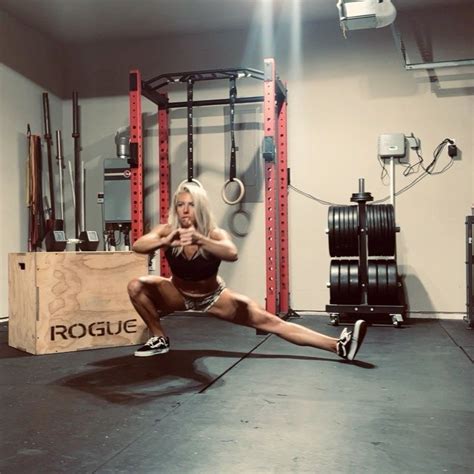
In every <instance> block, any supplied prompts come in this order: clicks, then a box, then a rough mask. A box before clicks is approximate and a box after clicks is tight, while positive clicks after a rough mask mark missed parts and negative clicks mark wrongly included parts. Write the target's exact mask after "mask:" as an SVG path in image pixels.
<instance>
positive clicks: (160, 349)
mask: <svg viewBox="0 0 474 474" xmlns="http://www.w3.org/2000/svg"><path fill="white" fill-rule="evenodd" d="M169 350H170V338H169V337H163V336H153V337H150V339H148V341H147V342H146V343H145V345H144V346H142V347H140V349H137V350H136V351H135V354H134V355H135V356H136V357H150V356H154V355H157V354H166V353H167V352H168V351H169Z"/></svg>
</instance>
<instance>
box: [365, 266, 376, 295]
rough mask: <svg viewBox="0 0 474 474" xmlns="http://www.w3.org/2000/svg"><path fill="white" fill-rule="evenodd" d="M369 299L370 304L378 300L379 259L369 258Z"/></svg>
mask: <svg viewBox="0 0 474 474" xmlns="http://www.w3.org/2000/svg"><path fill="white" fill-rule="evenodd" d="M367 280H368V282H367V283H368V285H367V300H368V303H369V304H375V303H376V301H377V261H376V260H369V261H368V265H367Z"/></svg>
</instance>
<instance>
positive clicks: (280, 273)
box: [130, 58, 291, 314]
mask: <svg viewBox="0 0 474 474" xmlns="http://www.w3.org/2000/svg"><path fill="white" fill-rule="evenodd" d="M231 77H252V78H254V79H259V80H262V81H263V89H264V95H263V96H257V97H244V98H237V99H235V103H236V104H239V103H257V102H263V115H264V124H263V130H264V141H263V153H262V154H263V158H264V160H265V164H264V175H265V250H266V251H265V256H266V309H267V310H268V311H269V312H271V313H275V314H279V313H280V314H281V313H286V314H289V311H291V310H290V293H289V287H290V284H289V250H288V245H289V238H288V184H289V183H288V167H287V160H288V153H287V91H286V86H285V85H283V83H282V82H281V81H280V79H279V78H278V77H277V75H276V68H275V60H274V59H272V58H268V59H265V61H264V72H261V71H257V70H254V69H218V70H206V71H191V72H189V71H188V72H183V73H172V74H161V75H159V76H156V77H154V78H152V79H150V80H147V81H142V79H141V75H140V72H139V71H138V70H133V71H131V72H130V131H131V133H130V164H131V168H132V180H131V186H132V189H131V191H132V193H131V200H132V202H131V206H132V233H131V238H132V243H133V242H134V241H135V240H136V239H137V238H139V237H140V236H141V235H142V234H143V232H144V228H143V222H144V220H143V155H142V153H143V152H142V150H143V148H142V140H143V135H142V119H141V96H142V95H144V96H145V97H147V98H148V99H149V100H151V101H152V102H154V103H155V104H156V105H157V106H158V129H159V138H158V140H159V143H158V149H159V170H160V171H159V173H160V176H159V209H160V223H165V222H167V219H168V210H169V206H170V188H169V186H170V169H169V110H170V109H172V108H178V107H186V106H187V105H188V104H187V102H174V103H172V102H169V100H168V96H167V94H164V93H161V92H159V89H160V88H161V87H164V86H167V85H169V84H172V83H176V82H181V83H183V82H184V83H186V82H187V81H189V80H190V78H192V79H193V80H194V81H205V80H216V79H229V78H231ZM226 104H229V99H214V100H201V101H195V100H193V103H192V105H193V107H197V106H206V105H226ZM160 261H161V263H160V271H161V274H162V275H163V276H169V274H170V270H169V267H168V264H167V263H166V260H165V259H164V258H161V259H160Z"/></svg>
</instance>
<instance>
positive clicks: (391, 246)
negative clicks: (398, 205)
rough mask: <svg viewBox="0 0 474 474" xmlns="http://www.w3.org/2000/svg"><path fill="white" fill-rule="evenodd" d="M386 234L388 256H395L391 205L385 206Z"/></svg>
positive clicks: (393, 216) (392, 209)
mask: <svg viewBox="0 0 474 474" xmlns="http://www.w3.org/2000/svg"><path fill="white" fill-rule="evenodd" d="M387 218H388V232H389V235H390V239H389V248H388V254H389V255H395V246H396V230H395V210H394V208H393V206H392V204H388V205H387Z"/></svg>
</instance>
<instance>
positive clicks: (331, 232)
mask: <svg viewBox="0 0 474 474" xmlns="http://www.w3.org/2000/svg"><path fill="white" fill-rule="evenodd" d="M363 188H364V185H363V180H360V181H359V193H355V194H353V195H352V198H351V201H353V202H356V203H357V205H350V206H331V207H329V210H328V231H327V234H328V240H329V254H330V256H331V257H336V258H334V259H332V260H331V263H330V270H329V274H330V275H329V278H330V281H329V285H328V286H329V289H330V291H329V293H330V304H329V305H326V311H328V312H329V313H330V315H331V323H332V324H337V322H338V318H339V314H355V313H358V314H364V317H366V315H367V314H381V313H386V314H389V315H390V316H391V317H392V322H393V324H394V326H396V327H399V326H400V323H401V321H402V320H403V317H402V313H404V311H405V308H404V305H402V304H400V298H399V294H400V288H401V281H400V280H399V278H398V272H397V263H396V245H395V244H396V232H397V227H396V224H395V212H394V208H393V206H392V205H391V204H379V205H375V204H367V202H368V201H371V200H372V196H371V195H370V193H366V192H365V191H364V190H363ZM341 257H343V258H341ZM348 257H350V258H348Z"/></svg>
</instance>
